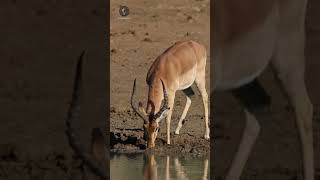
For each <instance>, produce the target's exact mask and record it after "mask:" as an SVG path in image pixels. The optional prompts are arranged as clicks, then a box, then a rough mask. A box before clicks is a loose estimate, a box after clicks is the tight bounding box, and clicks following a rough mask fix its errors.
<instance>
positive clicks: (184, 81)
mask: <svg viewBox="0 0 320 180" xmlns="http://www.w3.org/2000/svg"><path fill="white" fill-rule="evenodd" d="M196 70H197V66H194V67H193V68H192V69H191V70H189V71H188V72H186V73H185V74H183V75H182V76H180V77H179V78H178V79H177V84H178V88H177V90H184V89H187V88H188V87H190V86H191V85H192V84H193V83H194V80H195V79H196V74H197V71H196Z"/></svg>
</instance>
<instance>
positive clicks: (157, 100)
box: [147, 78, 163, 113]
mask: <svg viewBox="0 0 320 180" xmlns="http://www.w3.org/2000/svg"><path fill="white" fill-rule="evenodd" d="M162 99H163V89H162V84H161V81H160V79H159V78H155V79H154V80H153V81H152V82H151V83H150V84H149V93H148V103H147V113H150V112H153V113H157V112H158V111H159V110H160V106H161V101H162Z"/></svg>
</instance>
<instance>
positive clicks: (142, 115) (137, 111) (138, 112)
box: [131, 79, 148, 124]
mask: <svg viewBox="0 0 320 180" xmlns="http://www.w3.org/2000/svg"><path fill="white" fill-rule="evenodd" d="M136 80H137V79H134V83H133V89H132V94H131V107H132V109H133V110H134V111H135V112H136V113H137V114H138V115H139V116H140V117H141V118H142V119H143V122H144V124H147V123H148V120H147V117H146V116H145V115H144V114H142V113H141V112H140V111H139V110H138V108H137V107H136V106H135V105H134V102H133V97H134V95H135V91H136Z"/></svg>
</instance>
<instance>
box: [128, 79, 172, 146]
mask: <svg viewBox="0 0 320 180" xmlns="http://www.w3.org/2000/svg"><path fill="white" fill-rule="evenodd" d="M161 83H162V89H163V96H164V98H163V99H164V100H163V104H162V106H161V107H160V110H159V111H158V112H155V111H154V110H153V111H151V112H150V113H147V112H146V110H145V109H144V108H143V105H142V103H141V102H139V106H138V108H136V106H135V105H134V104H135V103H134V102H133V97H134V94H135V87H136V80H134V84H133V91H132V96H131V106H132V108H133V110H134V111H135V112H136V113H137V114H138V115H139V116H140V117H141V118H142V119H143V130H144V139H145V140H146V141H147V147H148V148H153V147H155V141H156V138H157V135H158V132H159V129H160V124H159V123H160V122H161V120H162V119H164V118H165V117H166V116H167V114H168V111H169V109H170V108H169V107H168V94H167V91H166V89H165V87H164V84H163V82H162V80H161Z"/></svg>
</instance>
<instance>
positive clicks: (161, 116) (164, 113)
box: [156, 108, 170, 123]
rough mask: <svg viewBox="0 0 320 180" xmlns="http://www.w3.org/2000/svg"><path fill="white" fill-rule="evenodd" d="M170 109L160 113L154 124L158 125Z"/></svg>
mask: <svg viewBox="0 0 320 180" xmlns="http://www.w3.org/2000/svg"><path fill="white" fill-rule="evenodd" d="M169 110H170V108H168V109H166V110H164V111H163V112H162V114H161V115H160V117H159V118H158V119H156V122H157V123H159V122H160V121H161V120H162V119H164V118H166V117H167V115H168V113H169Z"/></svg>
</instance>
